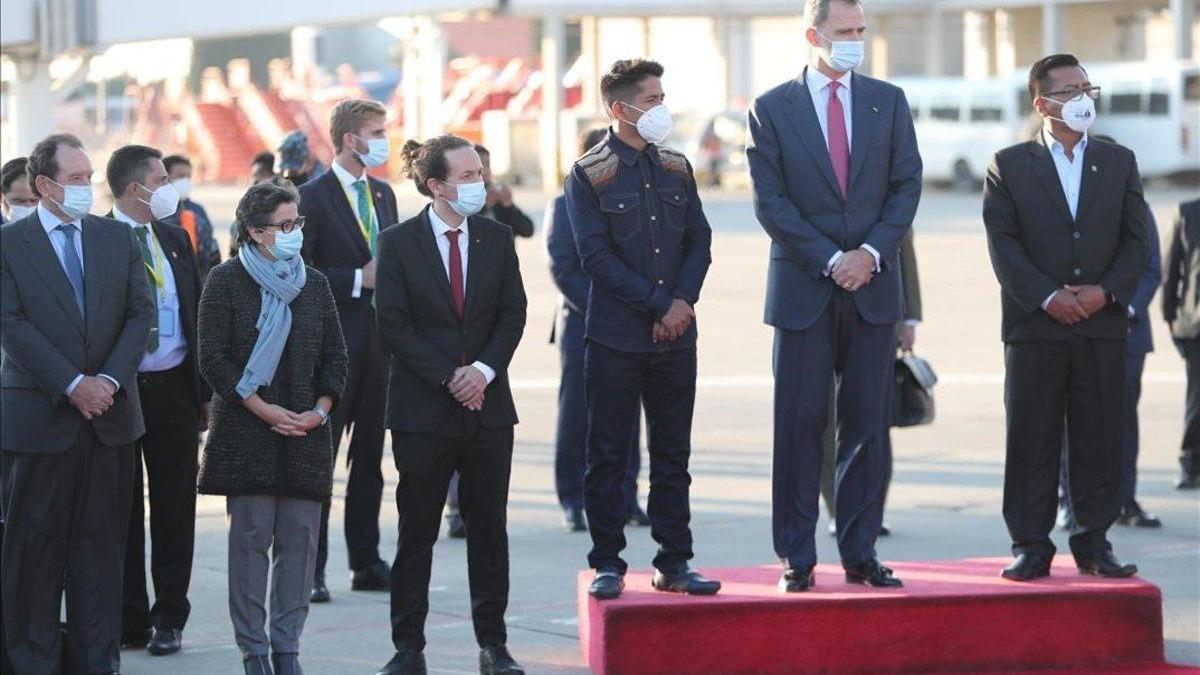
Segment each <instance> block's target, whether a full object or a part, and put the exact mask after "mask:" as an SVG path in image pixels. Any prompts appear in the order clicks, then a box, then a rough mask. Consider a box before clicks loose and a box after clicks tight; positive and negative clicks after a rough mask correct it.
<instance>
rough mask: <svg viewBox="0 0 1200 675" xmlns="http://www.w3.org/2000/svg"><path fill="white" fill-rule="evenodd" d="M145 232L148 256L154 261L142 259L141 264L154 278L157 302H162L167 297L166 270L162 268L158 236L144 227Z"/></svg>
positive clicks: (161, 253) (161, 252)
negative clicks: (149, 261) (150, 263)
mask: <svg viewBox="0 0 1200 675" xmlns="http://www.w3.org/2000/svg"><path fill="white" fill-rule="evenodd" d="M146 234H147V235H149V236H148V237H147V239H148V243H149V247H150V258H151V259H152V260H153V261H154V265H147V264H146V261H145V260H143V261H142V264H143V265H146V271H147V272H149V273H150V278H152V279H154V287H155V288H157V289H158V299H159V302H164V301H166V299H167V271H166V269H164V268H163V263H162V261H163V251H162V249H161V248H159V246H158V238H157V237H155V236H154V232H153V230H150V228H148V227H147V228H146Z"/></svg>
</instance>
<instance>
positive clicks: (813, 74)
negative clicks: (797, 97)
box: [804, 66, 853, 91]
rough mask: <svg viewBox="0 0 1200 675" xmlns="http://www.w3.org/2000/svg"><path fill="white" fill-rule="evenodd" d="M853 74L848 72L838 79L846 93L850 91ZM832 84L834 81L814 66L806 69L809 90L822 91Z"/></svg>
mask: <svg viewBox="0 0 1200 675" xmlns="http://www.w3.org/2000/svg"><path fill="white" fill-rule="evenodd" d="M852 74H853V73H852V72H851V71H849V70H847V71H846V72H844V73H842V76H841V77H839V78H838V79H837V81H838V83H839V84H841V85H842V86H843V87H845V88H846V91H850V82H851V81H852V80H853V78H852V77H851V75H852ZM830 82H833V79H832V78H830V77H829V76H827V75H826V74H825V73H822V72H821V71H820V69H818V68H816V67H814V66H808V67H807V68H805V69H804V83H805V84H807V85H808V88H809V89H812V90H813V91H820V90H822V89H824V88H825V87H828V86H829V83H830Z"/></svg>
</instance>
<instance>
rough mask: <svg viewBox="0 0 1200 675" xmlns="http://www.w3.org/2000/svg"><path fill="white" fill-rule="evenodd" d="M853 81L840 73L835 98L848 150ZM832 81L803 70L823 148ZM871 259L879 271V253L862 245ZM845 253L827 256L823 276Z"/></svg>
mask: <svg viewBox="0 0 1200 675" xmlns="http://www.w3.org/2000/svg"><path fill="white" fill-rule="evenodd" d="M852 80H853V78H852V77H851V73H850V72H849V71H847V72H845V73H842V75H841V77H839V78H837V82H838V84H840V85H842V86H840V87H838V90H837V97H838V101H840V102H841V104H842V117H843V118H844V119H845V120H846V149H847V150H850V149H852V148H853V147H854V145H853V143H854V123H853V121H852V118H853V115H851V114H850V111H851V109H852V108H851V107H850V104H851V102H852V101H853V100H854V99H853V93H852V92H851V90H850V82H851V81H852ZM831 82H833V79H831V78H830V77H828V76H826V75H825V73H822V72H821V71H820V70H818V69H817V67H816V66H809V67H807V68H805V69H804V84H805V85H806V86H807V87H808V93H809V95H810V96H812V103H813V108H814V109H815V110H816V112H817V122H819V123H820V124H821V136H823V137H824V138H825V147H826V148H828V147H829V85H830V83H831ZM861 248H862V249H863V250H865V251H866V252H867V253H870V254H871V257H872V258H874V259H875V271H876V272H878V271H879V269H880V268H879V251H876V250H875V248H874V247H873V246H871V245H870V244H863V245H862V247H861ZM845 254H846V252H845V251H837V252H836V253H834V254H833V255H831V256H829V262H828V263H826V264H825V276H829V275H830V274H831V273H833V267H834V266H835V265H837V262H838V261H839V260H841V259H842V256H843V255H845Z"/></svg>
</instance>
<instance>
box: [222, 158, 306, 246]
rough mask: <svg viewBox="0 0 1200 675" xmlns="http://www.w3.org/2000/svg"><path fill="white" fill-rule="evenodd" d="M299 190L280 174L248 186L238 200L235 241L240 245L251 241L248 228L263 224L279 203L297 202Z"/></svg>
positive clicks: (268, 219) (251, 228)
mask: <svg viewBox="0 0 1200 675" xmlns="http://www.w3.org/2000/svg"><path fill="white" fill-rule="evenodd" d="M299 203H300V192H299V191H298V190H297V189H296V186H295V185H292V182H291V181H290V180H288V179H286V178H283V177H281V176H275V177H274V178H272V179H271V180H268V181H264V182H262V183H258V184H256V185H252V186H250V189H249V190H246V194H244V195H242V199H241V201H239V202H238V205H237V211H236V212H235V216H236V218H237V225H238V229H237V243H238V247H239V248H240V247H242V246H244V245H245V244H246V242H248V241H251V239H250V230H254V229H258V228H261V227H263V226H265V225H266V224H267V223H268V222H269V221H270V220H271V215H272V214H273V213H275V209H277V208H279V206H280V205H281V204H299Z"/></svg>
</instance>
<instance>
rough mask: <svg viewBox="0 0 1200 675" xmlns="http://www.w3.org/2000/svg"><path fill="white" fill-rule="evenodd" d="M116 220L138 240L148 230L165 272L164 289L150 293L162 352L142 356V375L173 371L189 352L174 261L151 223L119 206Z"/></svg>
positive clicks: (157, 263)
mask: <svg viewBox="0 0 1200 675" xmlns="http://www.w3.org/2000/svg"><path fill="white" fill-rule="evenodd" d="M113 217H114V218H116V219H117V220H119V221H121V222H122V223H125V224H126V225H129V227H130V228H132V229H133V231H134V232H133V236H135V237H137V236H138V233H137V228H139V227H145V228H146V229H147V231H148V232H149V235H148V236H147V237H146V241H147V242H148V243H149V244H150V256H151V257H152V258H153V259H154V262H155V266H156V267H161V268H162V270H163V272H164V274H163V279H162V281H163V287H162V288H151V289H150V294H151V295H153V296H154V305H155V307H156V308H157V309H158V349H156V350H155V351H153V352H146V353H145V354H144V355H143V356H142V362H141V363H140V364H138V372H139V373H159V372H162V371H164V370H170V369H172V368H174V367H176V366H178V365H179V364H181V363H183V361H184V359H186V358H187V352H188V343H187V338H186V337H184V335H183V319H182V318H180V315H179V292H178V290H177V289H176V288H175V274H174V272H173V271H172V270H171V261H170V259H168V258H167V254H166V252H165V251H163V248H162V244H161V243H159V241H158V237H157V236H155V235H154V228H152V227H150V225H149V224H148V223H139V222H137V221H136V220H134V219H133V218H131V217H130V216H128V215H126V214H125V213H123V212H122V211H121V209H120V208H118V207H117V206H115V205H114V206H113Z"/></svg>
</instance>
